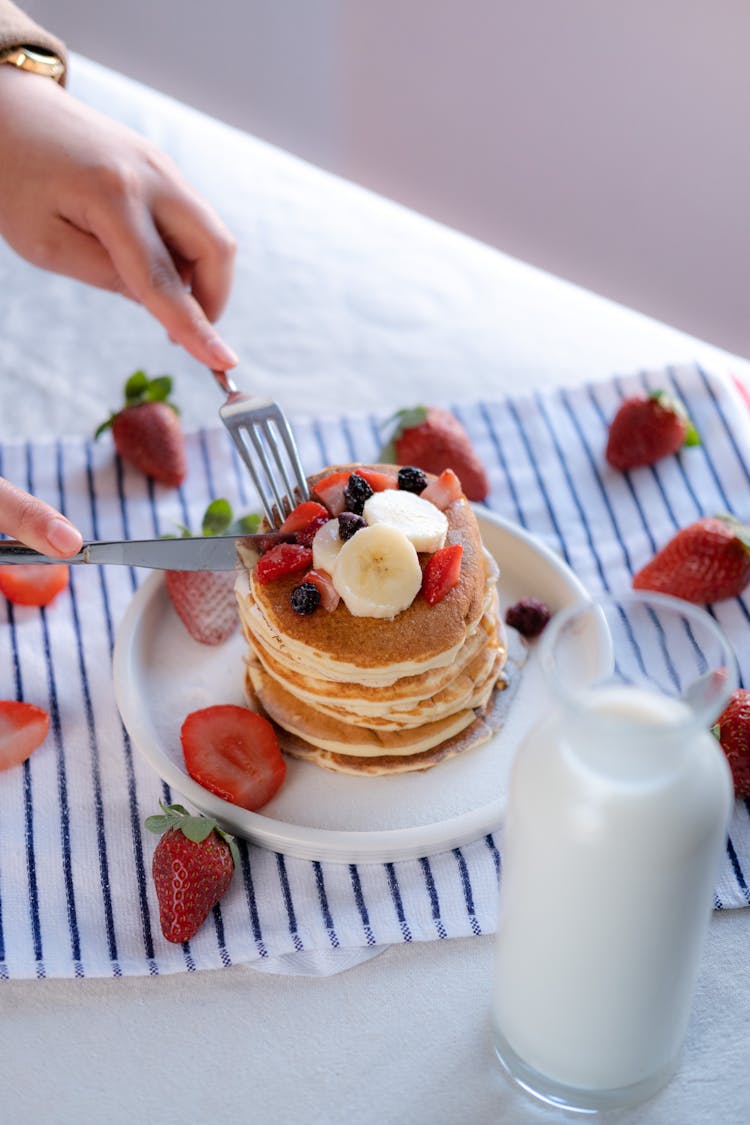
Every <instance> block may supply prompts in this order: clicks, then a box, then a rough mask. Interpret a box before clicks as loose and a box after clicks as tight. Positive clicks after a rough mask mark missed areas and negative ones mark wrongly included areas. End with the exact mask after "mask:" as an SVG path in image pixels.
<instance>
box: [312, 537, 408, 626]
mask: <svg viewBox="0 0 750 1125" xmlns="http://www.w3.org/2000/svg"><path fill="white" fill-rule="evenodd" d="M321 530H325V529H321ZM318 534H320V532H318ZM333 585H334V587H335V589H336V590H337V591H338V593H339V594H340V595H341V598H342V600H343V602H344V605H345V606H346V608H347V609H348V610H349V612H350V613H351V614H352V615H353V616H354V617H386V618H389V619H392V618H394V617H395V616H396V615H397V614H399V613H401V612H402V610H405V609H408V608H409V606H410V605H411V603H412V602H413V601H414V599H415V597H416V596H417V594H418V593H419V589H420V587H421V585H422V570H421V567H420V565H419V559H418V558H417V552H416V550H415V548H414V545H413V544H412V543H410V542H409V540H408V539H407V538H406V536H405V535H404V534H403V532H401V531H398V530H397V528H395V527H389V526H388V525H387V524H381V523H378V524H373V525H372V527H363V528H362V530H361V531H358V532H357V534H356V535H353V536H352V538H351V539H349V540H347V542H346V543H344V544H343V546H342V547H341V550H340V551H339V552H338V556H337V558H336V565H335V567H334V570H333Z"/></svg>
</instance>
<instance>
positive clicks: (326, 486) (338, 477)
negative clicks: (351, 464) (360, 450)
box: [312, 469, 351, 516]
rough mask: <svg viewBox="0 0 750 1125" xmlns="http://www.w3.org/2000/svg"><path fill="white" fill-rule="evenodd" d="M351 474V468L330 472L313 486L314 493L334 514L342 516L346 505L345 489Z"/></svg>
mask: <svg viewBox="0 0 750 1125" xmlns="http://www.w3.org/2000/svg"><path fill="white" fill-rule="evenodd" d="M350 476H351V470H350V469H343V470H341V471H340V472H336V473H330V474H329V475H328V476H327V477H323V479H322V480H319V481H317V482H316V483H315V484H314V485H313V486H312V492H313V495H315V496H317V497H318V499H319V500H320V502H321V503H322V504H324V505H325V507H326V508H327V509H328V511H329V512H330V513H331V515H332V516H340V515H341V513H342V512H343V511H344V508H345V507H346V501H345V499H344V490H345V488H346V486H347V483H348V481H349V477H350Z"/></svg>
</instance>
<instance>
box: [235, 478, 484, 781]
mask: <svg viewBox="0 0 750 1125" xmlns="http://www.w3.org/2000/svg"><path fill="white" fill-rule="evenodd" d="M344 467H347V466H344ZM373 467H375V466H373ZM340 468H341V466H338V467H335V468H332V469H329V470H326V473H331V472H335V471H338V469H340ZM380 468H382V466H381V467H380ZM353 469H354V466H352V470H353ZM320 475H321V476H324V475H326V474H320ZM445 514H446V516H447V518H448V535H447V538H446V545H448V544H452V543H461V544H462V545H463V555H462V560H461V572H460V577H459V581H458V584H457V585H456V586H454V587H453V589H451V590H450V591H449V592H448V593H447V594H446V595H445V597H444V598H443V599H442V600H441V601H439V602H438V603H437V604H436V605H434V606H431V605H429V604H428V603H427V602H426V601H425V600H424V598H423V597H421V596H420V595H418V596H417V597H416V598H415V600H414V601H413V602H412V604H411V605H410V606H409V607H408V609H406V610H404V611H403V612H401V613H399V614H398V615H397V616H396V617H395V618H394V619H393V620H387V619H382V618H369V617H354V616H352V614H351V613H350V612H349V610H348V609H347V608H346V606H345V605H344V603H343V601H342V602H340V603H339V605H338V606H337V608H336V609H335V610H334V611H333V612H327V611H326V610H324V609H323V608H318V609H317V610H316V611H315V612H314V613H312V614H310V615H309V616H301V615H299V614H297V613H295V612H294V610H293V609H292V607H291V603H290V597H291V592H292V590H293V589H294V587H295V586H296V585H298V584H299V582H300V581H301V576H300V575H299V574H293V575H287V576H285V577H282V578H279V579H276V580H275V581H272V582H268V583H265V584H261V583H259V582H258V581H257V579H256V578H255V575H254V573H252V572H250V573H248V572H243V573H242V574H241V576H240V578H239V580H238V583H237V597H238V602H239V608H240V618H241V621H242V627H243V631H244V634H245V637H246V639H247V641H248V644H249V652H248V656H247V677H246V683H247V689H248V693H249V695H250V698H251V702H252V703H253V705H254V706H257V707H258V708H259V709H260V710H261V711H263V712H264V713H265V714H266V715H268V717H269V718H270V719H271V720H272V721H273V722H274V723H275V724H276V726H277V728H278V731H279V740H280V744H281V746H282V749H283V750H284V751H285V752H287V753H288V754H290V755H292V756H293V757H296V758H302V759H305V760H308V761H312V762H315V763H316V764H318V765H320V766H324V767H326V768H327V769H331V770H336V771H339V772H343V773H351V774H368V775H373V774H390V773H402V772H407V771H412V770H423V769H427V768H429V767H430V766H433V765H435V764H436V763H437V762H439V761H442V760H443V759H445V758H447V757H451V756H453V755H455V754H458V753H460V752H462V751H463V750H465V749H468V748H470V747H471V746H476V745H478V744H479V743H480V742H483V741H485V740H486V739H487V738H489V737H490V735H491V734H492V732H493V729H494V726H493V720H492V715H493V707H492V703H493V695H494V689H495V687H496V686H497V685H498V681H499V680H500V679H501V673H502V670H503V667H504V665H505V660H506V646H505V636H504V631H503V627H502V625H501V622H500V618H499V612H498V598H497V567H496V566H495V563H494V561H493V560H492V559H491V557H490V556H489V555H488V553H487V552H486V551H485V550H484V548H483V546H482V542H481V537H480V533H479V527H478V525H477V521H476V518H475V516H474V512H473V511H472V508H471V506H470V505H469V503H468V501H466V500H465V499H463V498H462V499H460V500H457V501H454V502H453V503H452V504H450V505H449V507H448V508H447V509H446V511H445ZM420 561H421V562H422V563H423V564H424V562H425V561H426V558H425V559H421V560H420Z"/></svg>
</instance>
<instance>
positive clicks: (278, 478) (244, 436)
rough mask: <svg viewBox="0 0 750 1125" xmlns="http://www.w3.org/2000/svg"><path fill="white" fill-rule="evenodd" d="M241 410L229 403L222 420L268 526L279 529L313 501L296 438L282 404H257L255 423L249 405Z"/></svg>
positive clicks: (254, 411)
mask: <svg viewBox="0 0 750 1125" xmlns="http://www.w3.org/2000/svg"><path fill="white" fill-rule="evenodd" d="M233 406H234V411H233V409H232V407H233ZM239 406H240V404H239V403H237V404H229V403H227V404H226V405H225V406H224V407H223V408H222V410H221V414H222V418H223V420H224V422H225V424H226V425H227V428H228V429H229V431H230V433H231V435H232V438H233V439H234V443H235V445H236V446H237V449H238V450H239V452H240V455H241V456H242V459H243V460H244V462H245V464H246V465H247V467H248V469H249V470H250V475H251V476H252V478H253V481H254V483H255V487H256V488H257V490H258V495H259V496H260V500H261V503H262V505H263V510H264V512H265V514H266V518H267V519H268V522H269V523H270V525H271V526H272V527H278V526H279V525H280V524H281V523H282V522H283V520H284V518H285V517H286V516H287V515H288V514H289V512H291V510H292V508H294V506H295V505H296V504H297V503H298V502H299V501H300V500H307V499H308V497H309V491H308V487H307V479H306V477H305V473H304V470H303V468H302V463H301V461H300V458H299V454H298V452H297V446H296V443H295V441H294V436H293V434H292V430H291V427H290V425H289V422H288V420H287V418H286V416H285V415H284V412H283V411H282V409H281V407H280V406H279V405H278V403H275V402H266V403H258V402H255V401H254V402H253V403H252V407H251V412H252V419H248V414H249V413H250V411H249V410H248V408H247V405H245V406H244V407H241V408H240V409H237V408H238V407H239Z"/></svg>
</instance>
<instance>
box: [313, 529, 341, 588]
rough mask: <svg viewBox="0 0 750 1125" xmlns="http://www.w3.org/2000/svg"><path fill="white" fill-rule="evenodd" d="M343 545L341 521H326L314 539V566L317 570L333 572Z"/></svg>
mask: <svg viewBox="0 0 750 1125" xmlns="http://www.w3.org/2000/svg"><path fill="white" fill-rule="evenodd" d="M343 545H344V541H343V539H340V538H339V521H338V520H337V519H336V520H329V521H328V523H324V524H323V526H322V527H321V528H320V529H319V530H318V531H316V532H315V538H314V539H313V541H312V553H313V567H314V568H315V570H327V571H328V573H329V574H333V568H334V566H335V565H336V558H337V556H338V553H339V551H340V550H341V548H342V547H343Z"/></svg>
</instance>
